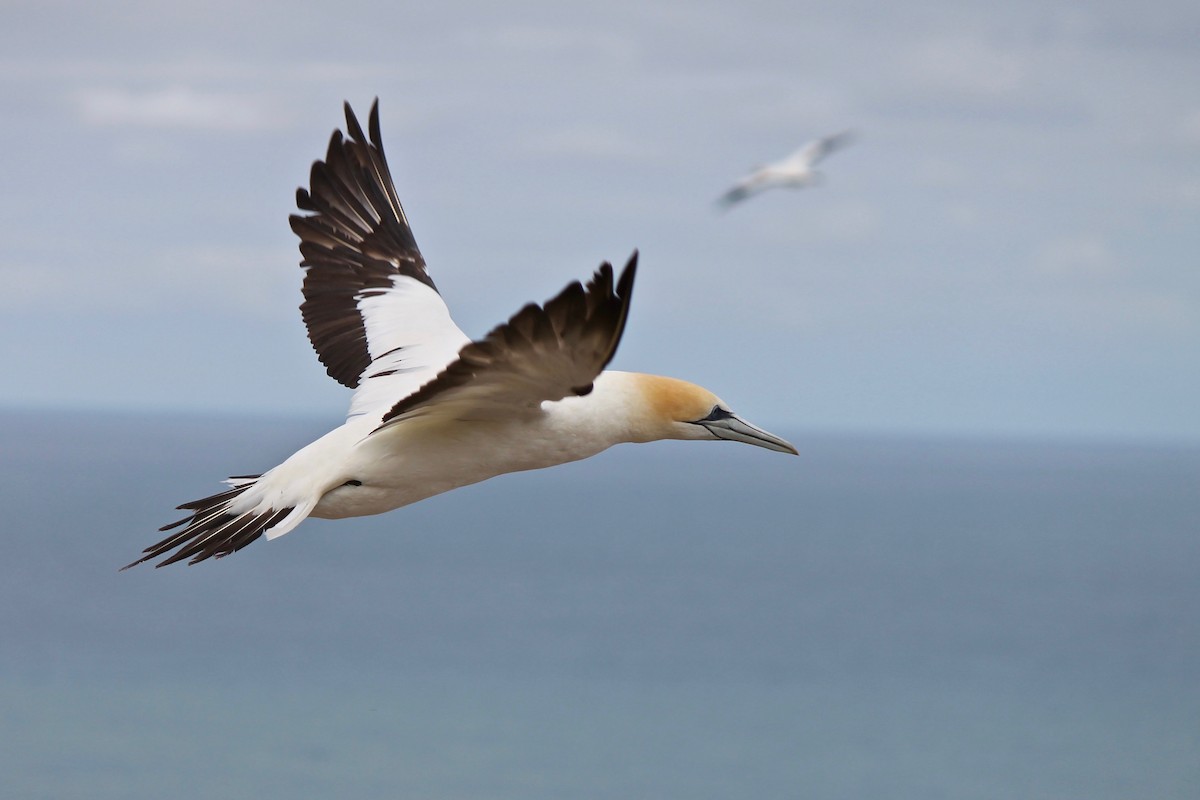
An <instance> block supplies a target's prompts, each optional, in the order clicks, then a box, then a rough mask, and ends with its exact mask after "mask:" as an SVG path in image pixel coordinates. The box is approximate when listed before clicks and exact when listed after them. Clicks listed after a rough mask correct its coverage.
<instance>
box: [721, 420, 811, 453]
mask: <svg viewBox="0 0 1200 800" xmlns="http://www.w3.org/2000/svg"><path fill="white" fill-rule="evenodd" d="M698 424H700V425H703V426H704V427H705V428H708V432H709V433H711V434H712V435H713V436H716V437H717V438H718V439H728V440H729V441H731V442H745V443H746V444H753V445H757V446H758V447H765V448H767V449H768V450H775V451H777V452H780V453H791V454H792V455H794V456H798V455H800V452H799V451H798V450H796V448H795V447H793V446H792V444H791V442H788V441H786V440H784V439H780V438H779V437H778V436H776V435H775V434H773V433H767V432H766V431H764V430H763V429H762V428H759V427H756V426H754V425H751V424H750V423H749V422H746V420H744V419H742V418H741V417H739V416H737V415H736V414H731V415H729V416H728V417H724V418H722V419H716V420H706V421H703V422H700V423H698Z"/></svg>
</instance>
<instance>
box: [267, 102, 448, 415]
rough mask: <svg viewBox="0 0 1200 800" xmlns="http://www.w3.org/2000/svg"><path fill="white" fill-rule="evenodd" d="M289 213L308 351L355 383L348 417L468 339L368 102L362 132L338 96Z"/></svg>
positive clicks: (404, 385)
mask: <svg viewBox="0 0 1200 800" xmlns="http://www.w3.org/2000/svg"><path fill="white" fill-rule="evenodd" d="M345 109H346V131H347V134H348V137H346V136H343V135H342V132H341V131H334V132H333V136H332V137H331V138H330V140H329V149H328V151H327V153H326V155H325V160H324V161H317V162H315V163H314V164H313V166H312V171H311V174H310V176H309V188H308V189H307V190H306V189H303V188H300V189H297V190H296V205H297V206H298V207H299V209H300V210H301V211H307V212H312V213H310V214H307V215H301V214H294V215H292V216H291V217H290V218H289V221H290V222H291V226H292V230H293V231H294V232H295V233H296V235H297V236H299V237H300V253H301V255H302V257H303V258H302V260H301V262H300V266H302V267H304V268H305V273H306V274H305V276H304V287H303V291H304V302H303V303H302V304H301V306H300V313H301V316H302V317H303V318H304V324H305V325H306V326H307V328H308V338H309V341H310V342H312V346H313V349H314V350H316V352H317V357H318V358H319V359H320V360H321V363H322V364H324V365H325V368H326V371H327V372H328V373H329V375H330V376H331V377H333V378H334V379H335V380H337V381H338V382H339V383H341V384H343V385H345V386H348V387H350V388H352V389H356V390H357V391H355V393H354V398H353V400H352V401H351V404H350V415H351V416H354V415H356V414H361V413H363V412H366V411H370V410H372V409H376V408H379V407H381V406H386V405H387V404H389V403H394V402H395V401H396V398H398V397H406V396H407V395H409V394H411V393H412V392H414V391H416V390H417V389H418V388H419V387H420V386H421V385H423V384H424V383H426V382H427V381H429V380H430V379H432V378H433V377H434V376H435V375H437V374H438V372H439V371H441V370H442V368H444V367H445V366H446V365H447V364H449V363H450V362H451V361H453V360H454V358H455V356H456V355H457V353H458V351H459V349H460V348H461V347H462V346H463V345H465V344H467V343H468V342H469V341H470V339H468V338H467V336H466V334H464V333H463V332H462V331H461V330H459V328H458V326H457V325H455V324H454V321H453V320H452V319H451V318H450V312H449V309H447V308H446V304H445V302H444V301H443V300H442V297H441V295H440V294H439V293H438V291H437V287H436V286H435V285H434V283H433V279H432V278H430V277H429V273H428V271H427V270H426V267H425V259H424V258H422V256H421V251H420V250H419V249H418V248H417V243H416V240H415V239H414V238H413V234H412V229H411V228H410V227H409V225H408V218H407V217H406V216H405V214H404V209H403V207H402V206H401V205H400V199H399V198H398V197H397V195H396V188H395V186H394V184H393V183H392V176H391V171H390V170H389V169H388V165H387V159H386V158H385V156H384V153H383V142H382V138H381V136H380V133H379V101H378V100H376V101H375V102H374V103H373V104H372V105H371V114H370V118H369V121H368V127H369V130H370V134H371V135H370V138H369V139H368V138H367V137H366V136H364V135H363V130H362V127H361V126H360V125H359V122H358V119H357V118H356V117H355V115H354V111H353V110H352V109H351V108H350V104H349V103H347V104H346V106H345Z"/></svg>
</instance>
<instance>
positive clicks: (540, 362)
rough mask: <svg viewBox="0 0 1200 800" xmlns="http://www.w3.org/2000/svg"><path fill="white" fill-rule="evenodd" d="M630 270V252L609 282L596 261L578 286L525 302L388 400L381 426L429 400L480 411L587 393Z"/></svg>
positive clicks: (620, 318)
mask: <svg viewBox="0 0 1200 800" xmlns="http://www.w3.org/2000/svg"><path fill="white" fill-rule="evenodd" d="M636 273H637V252H636V251H635V252H634V254H633V256H632V257H631V258H630V259H629V263H628V264H626V266H625V269H624V270H623V271H622V272H621V277H620V279H619V280H618V281H617V282H616V285H615V286H614V283H613V269H612V266H611V265H610V264H608V263H604V264H602V265H601V266H600V269H599V270H597V271H596V274H595V275H593V276H592V279H591V280H590V281H589V282H588V284H587V287H586V288H585V287H584V286H582V285H580V284H579V283H578V282H575V283H572V284H570V285H569V286H567V287H566V288H565V289H563V290H562V292H560V293H559V294H558V296H557V297H555V298H554V299H552V300H550V301H549V302H547V303H546V304H545V305H544V306H538V305H535V304H530V305H527V306H525V307H524V308H522V309H521V310H520V311H518V312H517V313H516V314H515V315H514V316H513V317H512V318H511V319H510V320H509V321H508V322H506V323H504V324H503V325H499V326H497V327H496V328H495V329H493V330H492V332H491V333H489V334H488V335H487V336H486V337H484V338H483V339H481V340H479V341H475V342H471V343H470V344H468V345H467V346H466V347H464V348H463V349H462V350H461V351H460V352H459V355H458V358H457V359H456V360H455V361H453V362H451V363H450V365H449V366H447V367H446V368H445V369H444V370H442V372H441V373H439V374H438V376H437V377H436V378H434V379H433V380H431V381H430V382H429V383H427V384H425V385H424V386H422V387H421V388H420V389H418V390H417V391H416V392H414V393H413V394H411V395H409V396H408V397H406V398H404V399H403V400H401V401H400V402H398V403H396V405H394V406H393V407H392V409H391V410H390V411H389V412H388V413H387V414H386V415H385V416H384V417H383V424H382V425H381V427H383V426H386V425H387V424H388V423H390V422H392V421H394V420H396V419H397V418H399V417H401V416H404V415H406V414H411V413H413V412H416V411H419V410H422V409H426V408H430V409H432V408H433V407H434V406H435V405H436V408H437V409H439V410H442V409H445V410H446V413H452V414H455V415H457V416H460V417H462V418H472V417H476V416H477V417H481V418H482V417H486V416H489V415H491V414H492V413H495V412H497V411H499V410H500V409H512V408H513V407H525V408H533V407H536V406H537V405H538V404H540V403H541V402H543V401H547V400H551V401H553V400H561V399H563V398H564V397H567V396H569V395H585V394H587V393H588V392H590V391H591V390H592V381H594V380H595V378H596V376H597V375H599V374H600V372H601V370H603V369H604V367H606V366H607V365H608V363H609V362H610V361H611V360H612V357H613V354H614V353H616V350H617V344H618V343H619V342H620V341H621V334H622V332H623V331H624V330H625V320H626V319H627V318H628V316H629V301H630V298H631V297H632V294H633V279H634V276H635V274H636Z"/></svg>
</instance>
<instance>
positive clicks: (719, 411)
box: [699, 406, 733, 422]
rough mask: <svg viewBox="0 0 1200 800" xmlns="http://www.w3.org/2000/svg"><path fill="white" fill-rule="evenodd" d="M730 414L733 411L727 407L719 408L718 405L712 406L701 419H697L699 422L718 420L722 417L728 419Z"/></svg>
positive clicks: (731, 414)
mask: <svg viewBox="0 0 1200 800" xmlns="http://www.w3.org/2000/svg"><path fill="white" fill-rule="evenodd" d="M732 416H733V412H732V411H730V410H729V409H727V408H721V407H720V406H713V409H712V411H710V412H708V416H707V417H705V418H704V419H702V420H699V422H719V421H720V420H723V419H729V418H730V417H732Z"/></svg>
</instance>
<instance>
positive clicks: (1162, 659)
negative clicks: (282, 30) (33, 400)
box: [0, 410, 1200, 800]
mask: <svg viewBox="0 0 1200 800" xmlns="http://www.w3.org/2000/svg"><path fill="white" fill-rule="evenodd" d="M337 422H338V420H337V419H332V418H331V419H328V420H323V421H322V420H296V419H287V420H276V419H269V418H265V417H263V418H250V417H245V418H234V417H207V418H206V417H200V416H183V415H176V416H169V415H162V416H150V417H139V416H135V415H120V414H99V413H95V412H87V411H82V410H81V411H76V412H67V411H60V412H55V413H47V412H34V411H13V410H10V411H5V412H3V413H0V501H2V503H3V510H4V514H3V523H0V524H2V529H3V530H2V533H0V545H2V551H0V552H2V553H3V560H2V561H0V796H3V797H4V798H21V799H23V798H48V799H49V798H53V799H54V800H71V799H72V798H81V799H82V798H88V800H108V798H112V799H113V800H116V799H117V798H120V799H121V800H131V799H136V798H147V800H149V799H150V798H154V800H161V798H172V800H187V799H188V798H222V800H236V799H237V798H256V799H258V798H265V797H269V798H289V800H292V799H296V798H367V799H370V798H431V799H433V798H438V799H440V798H445V799H447V800H449V799H450V798H454V799H456V800H457V799H458V798H464V799H465V798H496V799H497V800H499V799H501V798H504V799H508V798H512V799H513V800H517V799H518V798H520V800H542V799H543V798H545V799H547V800H549V798H556V799H557V798H595V799H596V800H601V799H604V800H609V799H611V800H618V799H619V800H631V799H633V798H648V799H649V798H653V799H655V800H674V799H676V798H677V799H678V800H707V799H708V798H713V799H714V800H715V798H738V799H740V798H756V799H758V798H822V799H826V798H827V799H829V800H842V799H845V800H849V799H850V798H855V799H858V800H880V799H882V798H887V799H888V800H907V799H910V798H911V800H938V799H939V798H946V800H951V799H953V800H974V799H975V798H979V799H980V800H982V799H984V798H988V799H989V800H990V799H993V798H1020V799H1021V800H1031V799H1033V798H1047V799H1048V800H1049V799H1050V798H1053V799H1054V800H1063V799H1064V798H1080V800H1106V799H1108V798H1112V799H1113V800H1117V798H1120V799H1121V800H1128V799H1129V798H1154V799H1155V800H1168V799H1170V798H1195V797H1198V796H1200V535H1198V534H1200V524H1198V523H1200V491H1198V489H1200V446H1195V445H1188V446H1183V445H1181V446H1169V445H1163V444H1141V445H1139V444H1130V443H1097V442H1073V441H1032V440H1030V441H1018V440H985V439H979V440H972V439H936V438H920V437H904V436H893V437H889V436H866V435H864V436H850V435H845V436H835V435H828V434H820V435H819V434H813V433H805V432H803V431H800V432H795V431H791V432H789V431H782V433H783V434H785V435H788V434H790V435H789V436H788V438H790V439H791V440H792V441H793V442H794V443H795V444H796V445H797V446H798V447H799V449H800V451H801V455H800V457H799V458H796V457H788V456H784V455H780V454H776V453H770V452H767V451H764V450H760V449H757V448H750V447H745V446H740V445H734V444H727V443H720V444H711V445H701V444H693V443H657V444H651V445H626V446H623V447H618V448H614V449H613V450H611V451H609V452H608V453H605V454H603V455H601V456H599V457H597V458H595V459H591V460H588V461H585V462H582V463H579V464H572V465H567V466H564V467H559V468H555V469H553V470H546V471H541V472H534V473H526V474H520V475H511V476H504V477H502V478H499V479H495V480H492V481H489V482H486V483H484V484H480V485H478V486H474V487H468V488H466V489H462V490H458V491H455V492H452V493H449V494H446V495H442V496H440V497H436V498H432V499H430V500H427V501H424V502H422V503H418V504H416V505H414V506H411V507H408V508H405V509H401V510H399V511H395V512H392V513H389V514H386V515H383V516H379V517H372V518H365V519H358V520H343V521H337V522H331V521H324V520H311V521H308V522H305V523H304V524H303V525H302V526H301V527H300V528H298V529H297V530H296V531H294V532H292V533H290V534H288V535H287V536H285V537H283V538H282V539H279V540H276V541H273V542H266V541H259V542H256V543H254V544H253V545H251V546H250V547H248V548H247V549H245V550H243V551H241V552H239V553H237V554H235V555H233V556H231V557H229V558H225V559H221V560H219V561H210V562H205V563H203V564H200V565H198V566H195V567H185V566H182V565H176V566H173V567H167V568H164V569H160V570H155V569H152V568H150V567H149V565H143V566H141V567H138V568H135V569H133V570H129V571H127V572H118V568H119V567H121V566H122V565H124V564H126V563H128V562H130V561H132V560H133V559H134V558H135V557H136V556H137V555H138V553H139V551H140V550H141V549H142V548H143V547H144V546H146V545H148V544H150V543H151V542H154V541H157V539H158V538H160V537H159V535H158V534H157V531H156V529H157V528H158V527H159V526H160V525H162V524H164V523H167V522H171V521H174V520H175V519H176V518H177V516H176V512H173V511H172V509H173V508H174V506H175V505H177V504H178V503H180V502H183V501H186V500H191V499H194V498H196V497H200V496H203V495H206V494H210V493H212V492H214V491H216V490H217V489H219V488H220V486H219V483H218V481H219V480H220V479H221V478H223V477H225V476H226V475H231V474H233V475H237V474H246V473H251V472H258V471H261V470H263V469H266V468H268V467H270V466H272V465H273V464H274V463H276V462H277V461H278V460H279V459H281V458H282V457H284V456H286V455H287V454H289V453H290V452H291V451H292V450H294V449H295V448H296V447H298V446H300V445H302V444H304V443H306V442H307V441H308V440H309V439H310V438H312V437H313V436H315V435H318V434H320V433H323V432H324V431H325V430H326V429H327V428H328V427H332V426H333V425H335V424H337Z"/></svg>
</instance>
